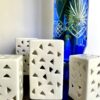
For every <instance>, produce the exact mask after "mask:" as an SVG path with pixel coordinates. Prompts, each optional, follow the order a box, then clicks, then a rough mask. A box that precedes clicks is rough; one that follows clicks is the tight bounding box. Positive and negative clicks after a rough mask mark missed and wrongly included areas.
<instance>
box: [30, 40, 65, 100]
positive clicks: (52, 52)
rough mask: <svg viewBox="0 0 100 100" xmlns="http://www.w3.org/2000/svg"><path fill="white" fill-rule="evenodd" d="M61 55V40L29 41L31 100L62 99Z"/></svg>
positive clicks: (62, 51)
mask: <svg viewBox="0 0 100 100" xmlns="http://www.w3.org/2000/svg"><path fill="white" fill-rule="evenodd" d="M63 53H64V43H63V41H62V40H31V42H30V98H31V99H43V100H45V99H46V100H49V99H50V100H55V99H56V100H59V99H62V94H63V57H64V54H63Z"/></svg>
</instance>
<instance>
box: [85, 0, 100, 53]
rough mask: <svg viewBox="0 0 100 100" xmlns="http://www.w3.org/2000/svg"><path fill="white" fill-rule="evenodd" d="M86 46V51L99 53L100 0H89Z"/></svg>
mask: <svg viewBox="0 0 100 100" xmlns="http://www.w3.org/2000/svg"><path fill="white" fill-rule="evenodd" d="M89 1H90V4H89V22H88V46H87V49H86V53H88V54H95V55H100V0H89Z"/></svg>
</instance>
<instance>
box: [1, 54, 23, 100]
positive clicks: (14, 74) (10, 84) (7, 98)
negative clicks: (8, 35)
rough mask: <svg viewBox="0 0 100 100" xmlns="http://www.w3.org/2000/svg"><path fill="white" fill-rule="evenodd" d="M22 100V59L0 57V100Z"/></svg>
mask: <svg viewBox="0 0 100 100" xmlns="http://www.w3.org/2000/svg"><path fill="white" fill-rule="evenodd" d="M22 99H23V57H22V56H19V55H18V56H17V55H0V100H22Z"/></svg>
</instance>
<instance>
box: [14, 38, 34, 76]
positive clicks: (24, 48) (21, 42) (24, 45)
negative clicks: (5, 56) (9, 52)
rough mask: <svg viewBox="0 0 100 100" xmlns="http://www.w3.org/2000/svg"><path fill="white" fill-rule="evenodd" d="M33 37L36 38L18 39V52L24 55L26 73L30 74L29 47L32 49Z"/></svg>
mask: <svg viewBox="0 0 100 100" xmlns="http://www.w3.org/2000/svg"><path fill="white" fill-rule="evenodd" d="M32 39H35V38H17V39H16V54H18V55H23V66H24V67H23V71H24V75H29V49H30V40H32Z"/></svg>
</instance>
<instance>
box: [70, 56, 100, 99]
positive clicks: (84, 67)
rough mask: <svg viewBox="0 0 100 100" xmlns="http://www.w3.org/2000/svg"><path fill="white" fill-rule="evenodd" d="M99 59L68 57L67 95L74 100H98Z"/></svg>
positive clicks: (99, 82)
mask: <svg viewBox="0 0 100 100" xmlns="http://www.w3.org/2000/svg"><path fill="white" fill-rule="evenodd" d="M99 79H100V57H98V56H90V55H77V56H71V57H70V86H69V95H70V96H71V97H72V98H73V99H74V100H100V80H99Z"/></svg>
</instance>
